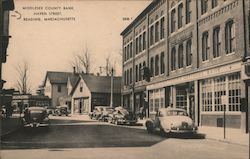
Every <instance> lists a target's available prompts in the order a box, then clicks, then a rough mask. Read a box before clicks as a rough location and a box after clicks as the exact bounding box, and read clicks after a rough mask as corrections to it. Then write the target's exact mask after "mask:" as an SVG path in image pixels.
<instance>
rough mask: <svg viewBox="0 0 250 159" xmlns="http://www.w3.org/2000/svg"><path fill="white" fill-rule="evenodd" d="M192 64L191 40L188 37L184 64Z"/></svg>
mask: <svg viewBox="0 0 250 159" xmlns="http://www.w3.org/2000/svg"><path fill="white" fill-rule="evenodd" d="M191 64H192V40H191V39H189V40H188V41H187V44H186V65H187V66H190V65H191Z"/></svg>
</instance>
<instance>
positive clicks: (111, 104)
mask: <svg viewBox="0 0 250 159" xmlns="http://www.w3.org/2000/svg"><path fill="white" fill-rule="evenodd" d="M113 73H114V69H113V67H112V69H111V92H110V93H111V94H110V107H111V108H113V80H114V79H113V78H114V77H113V76H114V75H113Z"/></svg>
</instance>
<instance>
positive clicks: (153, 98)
mask: <svg viewBox="0 0 250 159" xmlns="http://www.w3.org/2000/svg"><path fill="white" fill-rule="evenodd" d="M164 107H165V91H164V89H163V88H161V89H155V90H151V91H149V111H150V112H157V111H158V110H159V108H164Z"/></svg>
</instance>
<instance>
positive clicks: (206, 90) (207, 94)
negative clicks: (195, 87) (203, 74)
mask: <svg viewBox="0 0 250 159" xmlns="http://www.w3.org/2000/svg"><path fill="white" fill-rule="evenodd" d="M212 100H213V85H212V79H207V80H203V81H202V82H201V104H202V111H205V112H208V111H212V110H213V109H212V104H213V102H212Z"/></svg>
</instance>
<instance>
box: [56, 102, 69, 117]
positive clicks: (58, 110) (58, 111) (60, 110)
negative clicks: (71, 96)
mask: <svg viewBox="0 0 250 159" xmlns="http://www.w3.org/2000/svg"><path fill="white" fill-rule="evenodd" d="M53 115H58V116H62V115H66V116H68V115H69V112H68V107H67V106H66V105H63V106H58V107H57V108H56V109H55V110H54V113H53Z"/></svg>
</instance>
